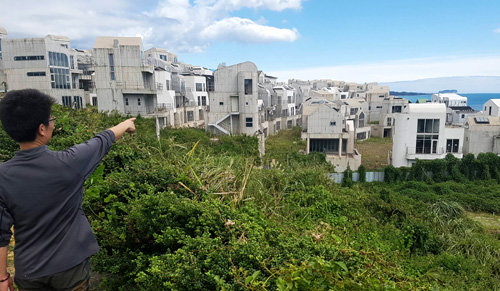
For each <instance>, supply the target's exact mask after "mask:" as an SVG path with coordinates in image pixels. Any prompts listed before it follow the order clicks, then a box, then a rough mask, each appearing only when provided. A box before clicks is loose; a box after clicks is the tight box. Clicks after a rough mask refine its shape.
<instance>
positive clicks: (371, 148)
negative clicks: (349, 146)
mask: <svg viewBox="0 0 500 291" xmlns="http://www.w3.org/2000/svg"><path fill="white" fill-rule="evenodd" d="M355 148H356V149H357V150H358V151H359V153H360V154H361V164H363V165H364V166H365V167H366V169H367V170H375V169H380V168H382V167H386V166H388V163H387V153H388V152H389V151H390V150H392V139H390V138H381V137H371V138H369V139H367V140H364V141H356V145H355Z"/></svg>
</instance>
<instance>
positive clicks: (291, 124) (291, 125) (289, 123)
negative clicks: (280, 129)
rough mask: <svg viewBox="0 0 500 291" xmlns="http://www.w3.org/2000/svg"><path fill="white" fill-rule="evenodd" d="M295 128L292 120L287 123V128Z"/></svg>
mask: <svg viewBox="0 0 500 291" xmlns="http://www.w3.org/2000/svg"><path fill="white" fill-rule="evenodd" d="M292 127H293V122H292V121H291V120H288V121H287V122H286V128H292Z"/></svg>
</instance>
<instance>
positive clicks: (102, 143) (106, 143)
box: [60, 130, 115, 179]
mask: <svg viewBox="0 0 500 291" xmlns="http://www.w3.org/2000/svg"><path fill="white" fill-rule="evenodd" d="M114 142H115V134H114V133H113V132H112V131H111V130H106V131H103V132H101V133H99V134H98V135H96V136H95V137H93V138H91V139H89V140H88V141H86V142H84V143H81V144H78V145H75V146H72V147H70V148H68V149H66V150H64V151H62V152H61V156H60V157H61V159H63V160H64V162H65V163H67V164H69V165H70V166H71V167H72V168H73V169H75V170H76V171H77V172H78V173H80V174H81V175H82V176H83V177H84V179H87V178H88V176H89V175H90V174H91V173H92V172H93V171H94V170H95V169H96V168H97V166H98V165H99V163H100V162H101V160H102V159H103V158H104V156H105V155H106V154H107V153H108V151H109V149H110V148H111V146H112V145H113V143H114Z"/></svg>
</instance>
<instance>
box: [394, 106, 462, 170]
mask: <svg viewBox="0 0 500 291" xmlns="http://www.w3.org/2000/svg"><path fill="white" fill-rule="evenodd" d="M445 123H446V106H445V104H436V103H426V104H409V105H408V106H407V108H406V110H404V111H403V112H402V113H400V114H397V115H396V119H395V126H394V136H393V147H392V165H393V166H395V167H409V166H411V165H412V164H413V163H415V162H416V160H417V159H419V160H434V159H442V158H444V157H445V156H446V155H447V154H448V153H451V154H453V155H454V156H456V157H457V158H462V155H463V154H462V147H463V136H464V128H463V127H459V126H445Z"/></svg>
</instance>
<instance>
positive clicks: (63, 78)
mask: <svg viewBox="0 0 500 291" xmlns="http://www.w3.org/2000/svg"><path fill="white" fill-rule="evenodd" d="M0 34H1V40H0V42H1V44H0V47H1V48H0V53H1V58H0V71H2V73H1V74H0V79H2V80H0V83H2V84H3V86H2V87H3V89H4V90H5V89H7V88H8V90H17V89H25V88H34V89H38V90H40V91H42V92H44V93H46V94H48V95H50V96H52V97H53V98H54V99H55V100H56V101H57V103H59V104H62V105H65V106H72V107H75V108H82V107H84V106H85V102H84V99H83V97H84V91H83V90H82V89H80V76H81V75H82V71H81V70H79V69H78V66H77V58H76V57H77V51H76V50H74V49H72V48H71V46H70V41H69V38H67V37H64V36H55V35H47V36H46V37H43V38H21V39H10V38H8V37H7V33H6V31H5V30H4V29H2V30H1V33H0Z"/></svg>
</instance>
